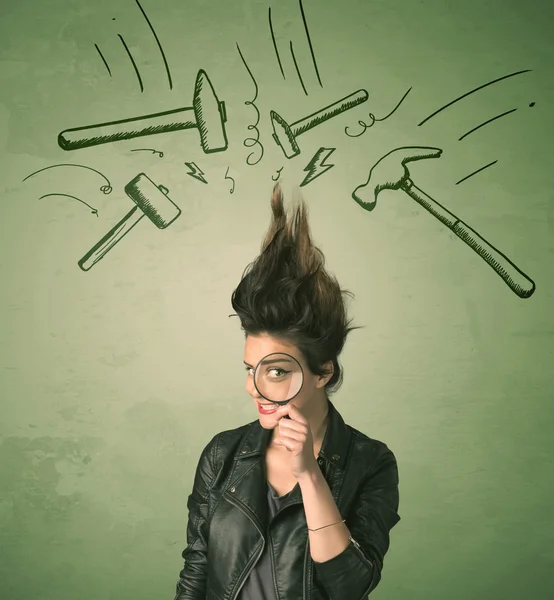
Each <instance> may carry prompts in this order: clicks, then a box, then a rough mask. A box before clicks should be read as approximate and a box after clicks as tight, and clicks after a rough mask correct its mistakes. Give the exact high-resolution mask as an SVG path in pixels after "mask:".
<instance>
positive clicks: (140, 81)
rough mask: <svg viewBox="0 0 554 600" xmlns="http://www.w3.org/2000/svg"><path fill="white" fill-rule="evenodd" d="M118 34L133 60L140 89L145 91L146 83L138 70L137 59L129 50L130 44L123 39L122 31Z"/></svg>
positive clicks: (130, 58)
mask: <svg viewBox="0 0 554 600" xmlns="http://www.w3.org/2000/svg"><path fill="white" fill-rule="evenodd" d="M117 36H118V37H119V39H120V40H121V43H122V44H123V47H124V48H125V52H127V56H128V57H129V60H130V61H131V64H132V65H133V69H134V71H135V75H136V76H137V79H138V82H139V87H140V91H141V92H144V84H143V83H142V77H141V76H140V72H139V70H138V67H137V63H136V62H135V59H134V58H133V55H132V54H131V51H130V50H129V46H127V44H126V43H125V40H124V39H123V36H122V35H121V34H120V33H118V34H117Z"/></svg>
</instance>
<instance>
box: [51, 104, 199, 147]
mask: <svg viewBox="0 0 554 600" xmlns="http://www.w3.org/2000/svg"><path fill="white" fill-rule="evenodd" d="M195 127H196V117H195V115H194V109H192V108H179V109H177V110H168V111H165V112H161V113H157V114H155V115H148V116H144V117H133V118H130V119H122V120H120V121H111V122H109V123H99V124H97V125H87V126H85V127H74V128H72V129H66V130H65V131H62V132H61V133H60V134H59V136H58V144H59V145H60V147H61V148H63V149H64V150H78V149H80V148H88V147H89V146H97V145H99V144H107V143H109V142H119V141H122V140H131V139H133V138H137V137H141V136H143V135H153V134H155V133H168V132H171V131H180V130H182V129H193V128H195Z"/></svg>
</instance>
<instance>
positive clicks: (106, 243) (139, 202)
mask: <svg viewBox="0 0 554 600" xmlns="http://www.w3.org/2000/svg"><path fill="white" fill-rule="evenodd" d="M125 193H126V194H127V195H128V196H129V198H131V200H133V202H135V204H136V206H134V207H133V208H132V209H131V210H130V211H129V212H128V213H127V214H126V215H125V216H124V217H123V219H121V221H119V223H118V224H117V225H116V226H115V227H112V229H110V231H108V233H107V234H106V235H105V236H104V237H103V238H102V239H101V240H100V241H99V242H98V243H97V244H95V245H94V247H93V248H91V249H90V250H89V251H88V252H87V253H86V254H85V256H83V258H81V260H80V261H79V263H78V264H79V266H80V267H81V269H82V270H83V271H88V270H89V269H90V268H91V267H92V266H93V265H95V264H96V263H97V262H98V261H99V260H100V259H101V258H103V257H104V255H105V254H107V253H108V252H109V251H110V250H111V249H112V248H113V247H114V246H115V245H116V244H117V243H118V242H119V241H121V239H122V238H123V237H124V236H126V235H127V234H128V233H129V231H131V229H132V228H133V227H134V226H135V225H136V224H137V223H138V222H139V221H140V220H141V219H142V218H143V217H145V216H146V217H148V218H149V219H150V220H151V221H152V223H154V225H155V226H156V227H158V228H159V229H165V228H166V227H168V226H169V225H171V223H173V221H175V219H176V218H177V217H178V216H179V215H180V214H181V209H180V208H179V207H178V206H177V205H176V204H174V203H173V202H172V201H171V200H170V199H169V197H168V196H167V194H168V193H169V190H168V189H167V188H165V187H164V186H163V185H156V184H155V183H154V182H153V181H152V180H151V179H149V178H148V177H147V176H146V175H145V174H144V173H139V174H138V175H137V176H136V177H133V179H131V181H129V183H128V184H127V185H126V186H125Z"/></svg>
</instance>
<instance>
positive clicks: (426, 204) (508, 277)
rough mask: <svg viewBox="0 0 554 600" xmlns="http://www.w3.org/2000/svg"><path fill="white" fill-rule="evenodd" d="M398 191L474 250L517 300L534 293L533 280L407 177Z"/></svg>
mask: <svg viewBox="0 0 554 600" xmlns="http://www.w3.org/2000/svg"><path fill="white" fill-rule="evenodd" d="M400 189H401V190H403V191H404V192H406V194H408V196H410V198H412V199H413V200H415V201H416V202H417V203H418V204H420V205H421V206H423V208H425V210H427V211H429V212H430V213H431V214H432V215H433V216H434V217H435V218H437V219H438V220H439V221H440V222H441V223H443V225H446V227H448V229H450V231H452V232H454V233H455V234H456V235H457V236H458V237H459V238H460V239H461V240H462V241H464V242H465V243H466V244H467V245H468V246H469V247H470V248H471V249H472V250H474V251H475V252H476V253H477V254H478V255H479V256H480V257H481V258H482V259H483V260H484V261H485V262H486V263H487V264H488V265H489V266H490V267H492V268H493V269H494V270H495V271H496V273H497V274H498V275H500V277H501V278H502V279H503V280H504V282H505V283H506V284H507V285H508V286H509V287H510V289H511V290H512V291H513V292H515V293H516V294H517V295H518V296H519V297H520V298H528V297H529V296H531V294H532V293H533V292H534V291H535V283H534V281H533V280H532V279H530V278H529V277H527V275H525V273H523V271H521V270H520V269H519V268H518V267H517V266H516V265H515V264H514V263H513V262H512V261H511V260H510V259H509V258H508V257H507V256H506V255H505V254H503V253H502V252H500V250H498V249H497V248H495V247H494V246H492V245H491V244H489V242H487V240H485V239H484V238H482V237H481V236H480V235H479V234H478V233H477V232H476V231H475V230H474V229H472V228H471V227H470V226H469V225H467V224H466V223H464V222H463V221H462V220H461V219H459V218H458V217H457V216H456V215H455V214H453V213H451V212H450V211H449V210H447V209H446V208H445V207H444V206H442V204H439V203H438V202H437V201H436V200H433V198H431V196H429V195H428V194H426V193H425V192H424V191H423V190H421V189H420V188H418V187H417V186H416V185H415V184H414V182H413V181H412V180H411V179H410V178H408V179H407V180H406V181H405V182H404V183H402V185H401V186H400Z"/></svg>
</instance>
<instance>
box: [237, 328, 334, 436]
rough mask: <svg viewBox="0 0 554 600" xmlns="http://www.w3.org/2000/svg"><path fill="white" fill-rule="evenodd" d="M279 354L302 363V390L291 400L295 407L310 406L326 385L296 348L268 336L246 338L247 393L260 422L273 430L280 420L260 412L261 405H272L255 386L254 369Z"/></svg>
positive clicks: (276, 405)
mask: <svg viewBox="0 0 554 600" xmlns="http://www.w3.org/2000/svg"><path fill="white" fill-rule="evenodd" d="M277 352H283V353H285V354H289V355H290V356H292V357H293V358H295V359H296V360H297V361H298V362H299V363H300V365H301V367H302V370H303V373H304V378H303V385H302V389H301V390H300V392H299V393H298V394H297V395H296V396H295V397H294V398H293V399H292V400H291V403H292V404H293V405H294V406H297V407H298V408H299V409H302V407H307V406H309V405H310V401H311V399H312V398H313V395H314V392H315V391H316V390H318V389H319V388H321V387H323V385H324V382H321V381H320V378H319V377H317V376H315V375H313V373H311V372H310V370H309V369H308V366H307V364H306V363H305V361H304V359H303V357H302V354H301V353H300V351H299V350H298V349H297V348H296V347H295V346H292V345H290V344H286V343H285V342H282V341H279V340H277V339H276V338H273V337H270V336H268V335H259V336H251V335H249V336H248V337H247V338H246V343H245V347H244V363H245V369H246V371H247V377H246V391H247V392H248V393H249V394H250V396H252V398H253V400H254V404H255V408H256V412H258V414H259V417H260V422H261V424H262V426H263V427H265V428H266V429H273V428H274V427H275V426H276V425H277V422H278V419H277V418H276V416H275V413H267V414H264V413H263V412H260V409H259V405H260V404H263V405H267V404H271V403H270V402H268V400H267V399H266V398H264V397H263V396H261V395H260V393H259V392H258V390H257V389H256V386H255V385H254V369H255V368H256V365H257V364H258V362H259V361H260V360H261V359H262V358H264V357H265V356H267V355H268V354H274V353H277ZM273 406H275V408H278V407H279V405H278V404H275V405H273Z"/></svg>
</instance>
